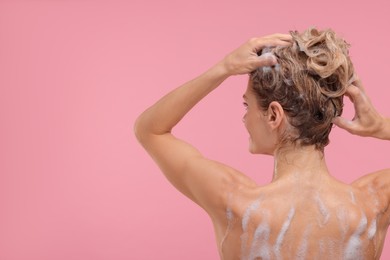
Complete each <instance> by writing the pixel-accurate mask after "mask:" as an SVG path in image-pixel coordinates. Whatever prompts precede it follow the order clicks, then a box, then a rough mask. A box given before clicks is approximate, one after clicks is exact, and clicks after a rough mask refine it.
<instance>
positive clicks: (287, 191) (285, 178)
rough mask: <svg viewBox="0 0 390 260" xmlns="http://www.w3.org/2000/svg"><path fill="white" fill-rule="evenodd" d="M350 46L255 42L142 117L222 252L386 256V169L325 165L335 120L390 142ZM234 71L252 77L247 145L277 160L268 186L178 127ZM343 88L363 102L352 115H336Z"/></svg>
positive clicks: (302, 37) (169, 171)
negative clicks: (357, 76) (205, 151)
mask: <svg viewBox="0 0 390 260" xmlns="http://www.w3.org/2000/svg"><path fill="white" fill-rule="evenodd" d="M347 47H348V45H347V44H346V43H345V42H344V41H343V40H342V39H340V38H338V37H336V35H335V34H334V32H333V31H331V30H326V31H322V32H319V31H317V30H316V29H309V30H307V31H305V32H304V33H302V34H299V33H297V32H292V33H291V35H285V34H275V35H270V36H266V37H262V38H253V39H250V40H249V41H248V42H247V43H245V44H243V45H242V46H241V47H239V48H238V49H236V50H235V51H233V52H232V53H230V54H229V55H227V56H226V57H225V58H224V59H223V60H222V61H220V62H218V63H217V64H216V65H215V66H213V67H212V68H210V69H209V70H207V71H206V72H205V73H203V74H202V75H200V76H199V77H197V78H195V79H193V80H192V81H189V82H188V83H186V84H184V85H182V86H181V87H179V88H177V89H175V90H173V91H172V92H171V93H169V94H167V95H166V96H164V97H163V98H162V99H161V100H159V101H158V102H157V103H156V104H154V105H153V106H152V107H150V108H149V109H147V110H146V111H145V112H144V113H142V114H141V115H140V116H139V118H138V119H137V121H136V124H135V133H136V136H137V138H138V140H139V141H140V143H141V144H142V145H143V147H144V148H145V149H146V150H147V151H148V153H149V154H150V155H151V157H152V158H153V159H154V160H155V161H156V163H157V164H158V165H159V167H160V168H161V170H162V172H163V173H164V174H165V176H166V177H167V178H168V180H169V181H170V182H171V183H172V184H173V185H174V186H175V187H176V188H177V189H178V190H179V191H180V192H182V193H183V194H184V195H186V196H187V197H189V198H190V199H191V200H193V201H194V202H195V203H197V204H198V205H199V206H201V207H202V208H203V209H204V210H205V211H206V212H207V213H208V215H209V216H210V218H211V219H212V221H213V224H214V229H215V234H216V238H217V241H218V242H219V243H218V248H219V253H220V257H221V259H379V257H380V253H381V250H382V247H383V242H384V239H385V235H386V231H387V227H388V225H389V220H390V210H388V206H389V203H390V170H382V171H379V172H376V173H372V174H369V175H366V176H364V177H363V178H360V179H358V180H357V181H355V182H354V183H352V184H350V185H348V184H344V183H342V182H340V181H338V180H336V179H335V178H334V177H332V176H331V175H330V174H329V171H328V169H327V167H326V163H325V160H324V153H323V150H324V147H325V146H326V145H327V144H328V142H329V140H328V135H329V132H330V130H331V128H332V122H333V123H335V124H336V125H338V126H340V127H342V128H345V129H347V130H348V131H350V132H351V133H353V134H358V135H363V136H373V137H378V138H382V139H388V140H390V120H389V119H386V118H384V117H382V116H381V115H379V114H378V113H377V112H376V110H375V109H374V108H373V107H372V106H371V103H370V102H369V100H368V99H367V97H366V96H365V94H364V91H363V89H362V87H361V84H360V83H359V81H354V85H355V86H354V85H351V86H350V83H351V82H352V81H353V78H354V77H353V75H354V71H353V67H352V63H351V62H350V59H349V57H348V50H347ZM238 74H250V79H249V82H248V87H247V90H246V92H245V94H244V101H245V106H246V107H247V112H246V114H245V116H244V118H243V121H244V123H245V127H246V128H247V130H248V133H249V135H250V141H249V142H250V144H249V150H250V152H251V153H259V154H270V155H273V156H274V159H275V169H274V173H273V179H272V182H271V183H270V184H268V185H265V186H258V185H257V184H256V183H255V182H254V181H253V180H251V179H250V178H248V177H247V176H245V175H244V174H242V173H241V172H239V171H237V170H235V169H232V168H230V167H228V166H226V165H224V164H221V163H218V162H215V161H211V160H208V159H207V158H204V157H203V156H202V155H201V154H200V153H199V152H198V151H197V150H196V149H195V148H194V147H193V146H191V145H190V144H188V143H185V142H183V141H181V140H179V139H177V138H176V137H174V136H173V135H172V134H171V130H172V128H173V127H174V126H175V125H176V124H177V123H178V122H179V121H180V120H181V119H182V118H183V117H184V115H185V114H186V113H187V112H188V111H189V110H190V109H191V108H192V107H193V106H195V105H196V103H198V102H199V101H200V100H201V99H202V98H204V97H205V96H206V95H207V94H209V93H210V92H211V91H212V90H214V89H215V88H217V87H218V86H219V85H220V84H221V83H222V82H223V81H224V80H225V79H226V78H228V77H229V76H232V75H238ZM344 94H346V95H347V96H349V97H350V99H351V100H352V101H353V102H354V104H355V110H356V116H355V118H354V119H353V121H348V120H346V119H343V118H341V117H339V116H340V115H341V110H342V105H343V104H342V97H343V95H344Z"/></svg>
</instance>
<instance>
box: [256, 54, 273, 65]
mask: <svg viewBox="0 0 390 260" xmlns="http://www.w3.org/2000/svg"><path fill="white" fill-rule="evenodd" d="M276 63H277V60H276V57H275V55H273V54H272V53H269V52H268V53H264V54H262V55H260V56H259V57H258V61H257V64H256V66H257V67H263V66H272V65H275V64H276Z"/></svg>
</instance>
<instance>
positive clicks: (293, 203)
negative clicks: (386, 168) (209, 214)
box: [214, 177, 388, 260]
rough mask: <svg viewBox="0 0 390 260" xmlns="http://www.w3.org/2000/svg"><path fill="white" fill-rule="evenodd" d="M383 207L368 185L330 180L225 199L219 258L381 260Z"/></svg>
mask: <svg viewBox="0 0 390 260" xmlns="http://www.w3.org/2000/svg"><path fill="white" fill-rule="evenodd" d="M386 205H387V202H386V201H385V199H384V198H381V196H380V195H379V194H378V193H377V192H376V190H375V189H374V187H373V186H372V185H371V184H368V183H367V182H356V183H355V184H353V185H346V184H344V183H341V182H339V181H337V180H335V179H333V178H332V177H330V178H329V179H327V180H326V181H325V182H322V183H317V184H316V183H313V184H308V183H306V184H302V183H301V184H298V185H294V186H292V185H290V184H288V183H277V182H275V183H272V184H270V185H267V186H265V187H260V188H254V189H253V188H251V189H241V190H240V191H237V192H235V193H234V194H230V195H229V201H228V207H227V209H226V219H227V221H224V220H222V222H221V223H224V224H222V225H226V223H227V227H226V228H225V229H223V228H221V227H220V228H217V229H216V230H217V239H218V240H219V242H220V243H219V245H220V252H221V257H222V259H225V260H228V259H251V260H252V259H346V260H347V259H353V260H356V259H379V256H380V253H381V251H382V246H383V242H384V238H385V234H386V231H387V226H388V223H387V219H388V217H387V216H385V215H386V214H384V211H385V209H386V208H385V207H386ZM214 223H215V224H217V225H218V223H216V222H215V221H214ZM216 227H217V226H216ZM218 230H220V232H218ZM237 242H239V243H237Z"/></svg>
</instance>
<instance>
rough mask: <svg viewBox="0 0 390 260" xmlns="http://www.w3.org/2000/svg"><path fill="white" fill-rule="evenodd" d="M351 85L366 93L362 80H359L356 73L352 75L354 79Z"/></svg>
mask: <svg viewBox="0 0 390 260" xmlns="http://www.w3.org/2000/svg"><path fill="white" fill-rule="evenodd" d="M352 85H354V86H356V87H357V88H359V89H360V90H361V91H362V92H363V93H366V91H365V89H364V87H363V83H362V81H361V80H360V78H359V77H358V76H357V75H356V74H355V75H354V80H353V82H352Z"/></svg>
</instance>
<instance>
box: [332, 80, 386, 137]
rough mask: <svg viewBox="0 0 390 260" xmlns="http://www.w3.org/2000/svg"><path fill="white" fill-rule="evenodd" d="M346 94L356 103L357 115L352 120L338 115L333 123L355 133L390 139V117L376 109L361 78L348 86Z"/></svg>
mask: <svg viewBox="0 0 390 260" xmlns="http://www.w3.org/2000/svg"><path fill="white" fill-rule="evenodd" d="M345 95H346V96H348V97H349V99H350V100H351V101H352V103H353V105H354V108H355V116H354V118H353V119H352V120H348V119H345V118H343V117H336V118H334V120H333V123H334V124H335V125H337V126H338V127H340V128H342V129H345V130H347V131H348V132H350V133H351V134H354V135H359V136H370V137H375V138H380V139H386V140H390V119H388V118H385V117H383V116H382V115H381V114H379V113H378V112H377V111H376V109H375V108H374V106H373V105H372V103H371V101H370V99H369V98H368V96H367V95H366V93H365V90H364V88H363V85H362V83H361V81H360V80H359V79H358V80H355V81H354V82H353V83H352V85H351V86H349V87H348V89H347V92H346V93H345Z"/></svg>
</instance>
